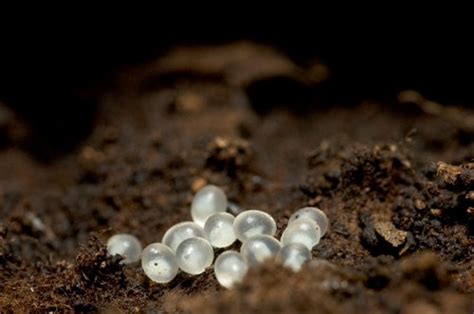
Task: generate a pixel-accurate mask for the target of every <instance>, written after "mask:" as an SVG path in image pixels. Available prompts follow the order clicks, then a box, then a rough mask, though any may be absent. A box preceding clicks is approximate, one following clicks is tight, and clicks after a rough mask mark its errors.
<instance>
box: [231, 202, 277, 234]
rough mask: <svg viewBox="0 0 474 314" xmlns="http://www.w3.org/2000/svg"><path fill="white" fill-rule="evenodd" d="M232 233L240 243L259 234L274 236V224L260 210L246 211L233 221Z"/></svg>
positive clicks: (270, 218) (267, 215) (272, 220)
mask: <svg viewBox="0 0 474 314" xmlns="http://www.w3.org/2000/svg"><path fill="white" fill-rule="evenodd" d="M234 232H235V235H236V236H237V239H239V240H240V241H241V242H245V241H246V240H247V239H249V238H250V237H253V236H255V235H259V234H265V235H269V236H274V235H275V233H276V223H275V220H274V219H273V217H272V216H270V215H269V214H267V213H265V212H262V211H260V210H254V209H253V210H247V211H244V212H242V213H240V214H239V215H238V216H237V217H235V220H234Z"/></svg>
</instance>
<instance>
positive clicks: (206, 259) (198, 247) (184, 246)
mask: <svg viewBox="0 0 474 314" xmlns="http://www.w3.org/2000/svg"><path fill="white" fill-rule="evenodd" d="M176 259H177V260H178V266H179V268H180V269H181V270H182V271H184V272H186V273H188V274H191V275H198V274H201V273H203V272H204V271H205V270H206V268H208V267H209V266H211V265H212V261H213V260H214V251H213V250H212V246H211V245H210V244H209V242H207V240H205V239H203V238H189V239H187V240H184V241H183V242H181V244H180V245H179V246H178V248H177V249H176Z"/></svg>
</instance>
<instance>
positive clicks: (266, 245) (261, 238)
mask: <svg viewBox="0 0 474 314" xmlns="http://www.w3.org/2000/svg"><path fill="white" fill-rule="evenodd" d="M280 248H281V244H280V242H279V241H278V240H277V239H275V238H273V237H271V236H269V235H266V234H259V235H255V236H253V237H251V238H249V239H248V240H247V241H245V242H244V244H242V246H241V247H240V253H241V254H242V256H243V257H244V258H245V259H246V260H247V263H248V264H249V265H250V266H254V265H256V264H260V263H262V262H263V261H265V260H267V259H270V258H272V257H275V256H276V255H277V254H278V252H279V251H280Z"/></svg>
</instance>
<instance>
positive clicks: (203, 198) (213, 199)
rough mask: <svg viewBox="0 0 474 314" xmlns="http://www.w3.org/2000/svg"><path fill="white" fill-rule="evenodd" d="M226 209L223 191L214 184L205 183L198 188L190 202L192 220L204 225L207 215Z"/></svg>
mask: <svg viewBox="0 0 474 314" xmlns="http://www.w3.org/2000/svg"><path fill="white" fill-rule="evenodd" d="M226 210H227V196H226V195H225V193H224V191H223V190H222V189H221V188H219V187H217V186H215V185H206V186H205V187H203V188H202V189H200V190H199V191H198V192H197V193H196V195H195V196H194V198H193V201H192V204H191V216H192V218H193V221H194V222H195V223H197V224H198V225H200V226H201V227H203V226H204V224H205V223H206V220H207V218H208V217H209V216H211V215H212V214H215V213H219V212H225V211H226Z"/></svg>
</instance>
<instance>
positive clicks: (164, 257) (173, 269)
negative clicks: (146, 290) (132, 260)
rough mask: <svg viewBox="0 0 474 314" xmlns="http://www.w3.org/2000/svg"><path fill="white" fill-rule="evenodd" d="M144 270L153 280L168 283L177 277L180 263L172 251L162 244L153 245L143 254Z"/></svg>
mask: <svg viewBox="0 0 474 314" xmlns="http://www.w3.org/2000/svg"><path fill="white" fill-rule="evenodd" d="M142 268H143V271H144V272H145V274H146V275H147V276H148V278H150V279H151V280H153V281H155V282H158V283H167V282H170V281H171V280H173V279H174V277H176V274H177V273H178V262H177V260H176V256H175V255H174V252H173V251H171V249H170V248H169V247H168V246H166V245H164V244H162V243H152V244H150V245H148V246H147V247H146V248H145V249H144V250H143V252H142Z"/></svg>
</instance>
